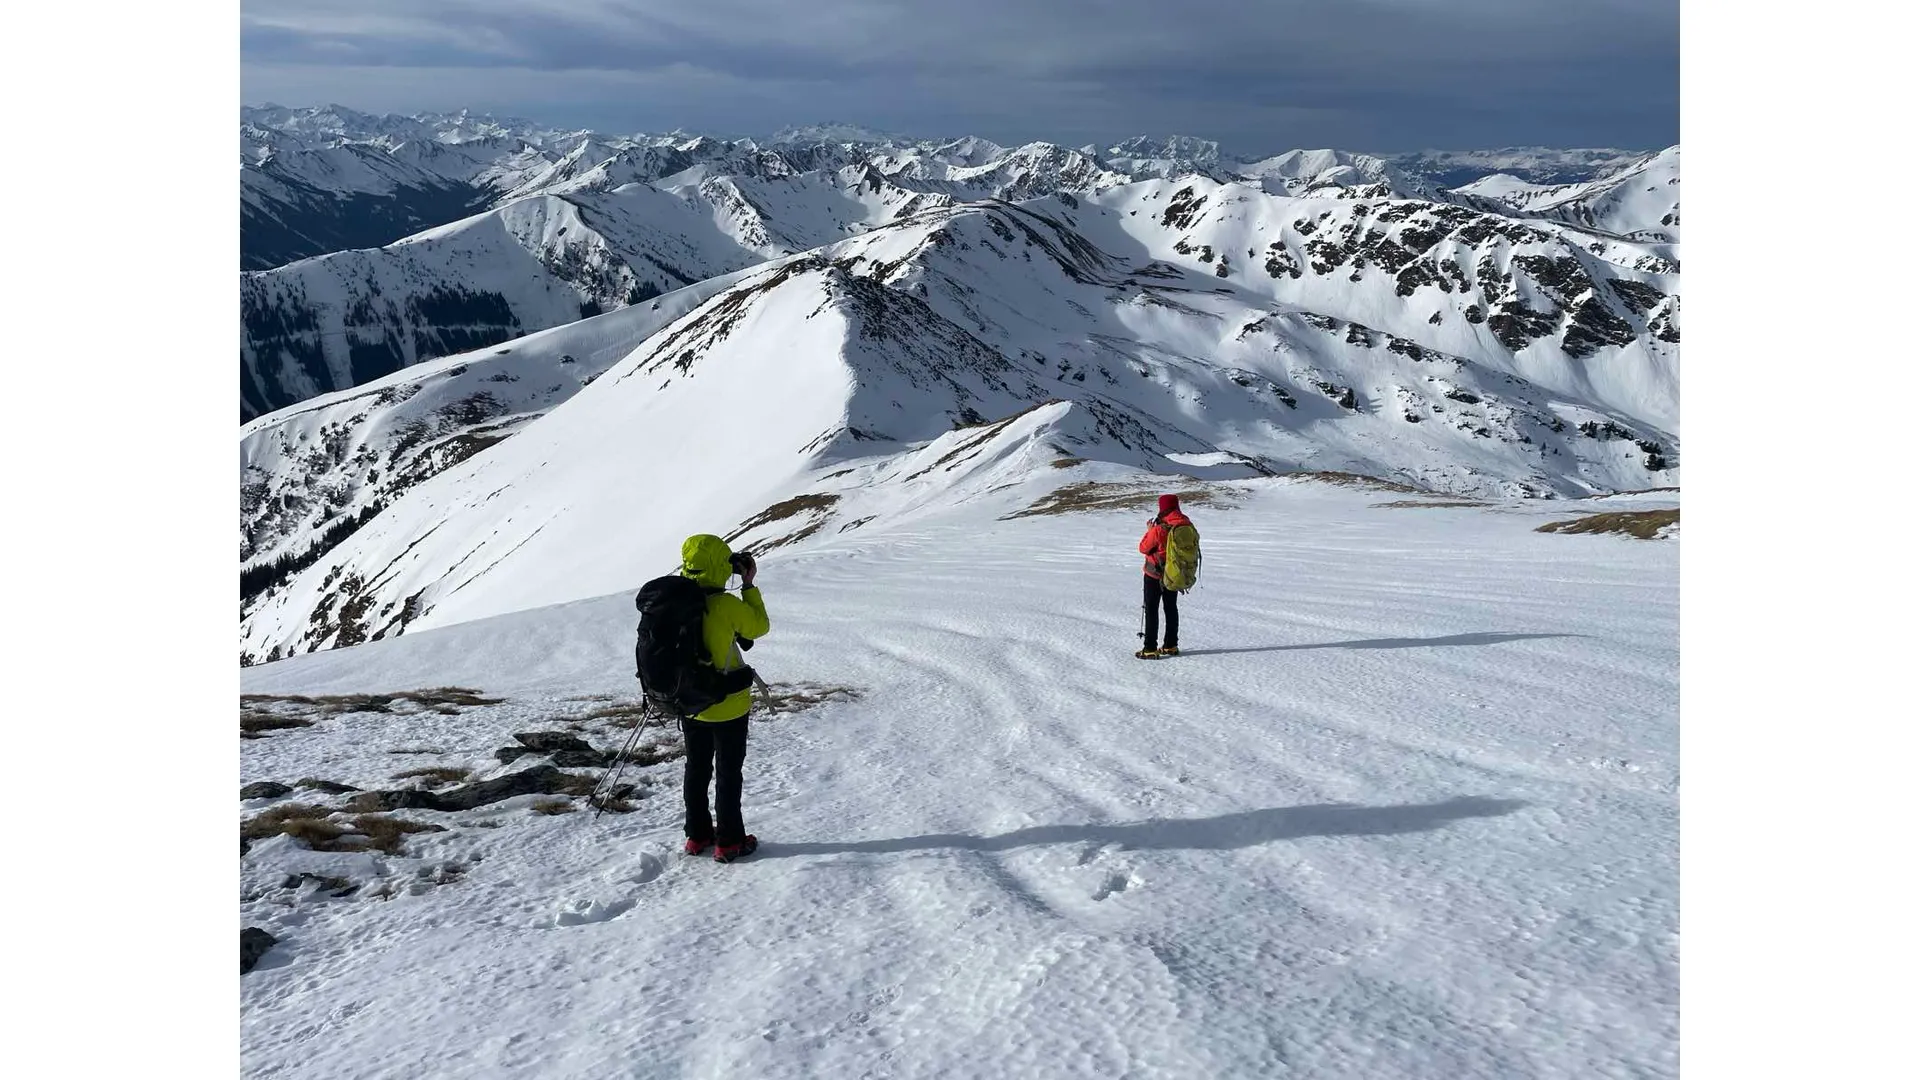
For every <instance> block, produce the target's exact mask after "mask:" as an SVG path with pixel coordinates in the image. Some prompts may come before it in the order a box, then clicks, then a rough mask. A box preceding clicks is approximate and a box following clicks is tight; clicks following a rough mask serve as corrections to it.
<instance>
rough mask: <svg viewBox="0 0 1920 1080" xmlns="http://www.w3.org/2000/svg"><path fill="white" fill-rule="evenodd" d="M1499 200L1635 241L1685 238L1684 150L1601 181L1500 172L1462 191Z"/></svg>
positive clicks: (1645, 160)
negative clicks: (1539, 179) (1553, 180)
mask: <svg viewBox="0 0 1920 1080" xmlns="http://www.w3.org/2000/svg"><path fill="white" fill-rule="evenodd" d="M1458 190H1459V191H1460V192H1461V193H1463V194H1470V195H1478V196H1485V197H1489V198H1494V199H1498V200H1499V201H1500V202H1502V203H1504V204H1506V205H1507V206H1510V207H1512V208H1513V209H1514V210H1515V211H1517V212H1520V213H1523V214H1526V215H1529V216H1540V217H1549V218H1554V219H1557V220H1561V221H1569V222H1574V223H1576V224H1580V225H1585V226H1589V227H1592V228H1595V229H1599V230H1602V231H1605V232H1609V233H1616V234H1619V235H1622V236H1626V237H1629V238H1631V239H1635V240H1644V241H1652V242H1656V243H1666V244H1677V243H1679V241H1680V148H1679V147H1678V146H1673V147H1668V148H1667V149H1665V150H1662V151H1661V152H1659V153H1658V154H1651V155H1648V156H1645V157H1642V158H1640V159H1638V160H1635V161H1632V162H1630V163H1628V164H1626V165H1624V166H1622V167H1621V168H1619V169H1617V170H1614V171H1612V172H1610V173H1608V174H1606V175H1604V176H1601V177H1599V178H1597V179H1594V180H1590V181H1586V182H1583V183H1574V184H1550V185H1545V184H1530V183H1526V182H1524V181H1521V180H1520V179H1519V178H1518V177H1513V176H1509V175H1506V174H1496V175H1494V176H1488V177H1484V178H1482V179H1480V180H1478V181H1475V182H1474V183H1472V184H1468V185H1465V186H1463V187H1461V188H1460V189H1458Z"/></svg>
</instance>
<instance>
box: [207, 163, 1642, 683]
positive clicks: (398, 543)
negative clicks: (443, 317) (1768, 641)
mask: <svg viewBox="0 0 1920 1080" xmlns="http://www.w3.org/2000/svg"><path fill="white" fill-rule="evenodd" d="M649 190H652V189H649ZM647 197H649V198H653V197H660V198H667V197H669V196H668V195H667V194H666V193H663V192H660V191H658V190H653V194H652V195H650V196H647ZM514 205H516V206H518V205H522V204H514ZM425 242H426V241H420V242H419V243H425ZM406 246H417V245H401V247H403V248H404V247H406ZM1668 250H1669V249H1667V248H1666V247H1664V246H1662V245H1659V244H1650V243H1639V242H1633V241H1628V240H1624V239H1619V238H1603V237H1600V236H1597V235H1595V234H1593V233H1590V232H1586V231H1583V230H1582V229H1579V228H1576V227H1573V226H1571V225H1565V224H1531V223H1521V222H1518V221H1514V220H1511V219H1508V218H1504V217H1500V216H1496V215H1491V214H1487V213H1482V212H1479V211H1475V210H1472V209H1468V208H1465V207H1460V206H1454V205H1449V204H1439V203H1430V202H1424V201H1417V200H1404V199H1385V198H1371V199H1370V198H1354V197H1332V196H1329V195H1321V196H1315V197H1311V198H1299V197H1286V196H1275V195H1270V194H1267V193H1266V192H1265V191H1263V190H1262V189H1261V188H1260V187H1257V186H1254V185H1251V184H1247V183H1225V184H1222V183H1216V182H1212V181H1207V180H1202V179H1199V178H1189V179H1187V180H1184V181H1163V180H1162V181H1146V182H1140V183H1134V184H1126V185H1121V186H1117V187H1114V188H1111V189H1108V190H1105V191H1103V192H1101V193H1100V194H1097V195H1092V196H1088V197H1084V198H1082V197H1075V196H1072V195H1060V196H1053V197H1048V198H1043V199H1037V200H1032V201H1029V202H1028V203H1026V204H1011V203H1006V202H999V201H988V202H979V203H968V204H958V205H951V206H937V207H932V208H928V209H923V210H917V211H914V212H912V213H911V214H910V215H909V216H907V217H905V218H903V219H902V220H898V221H895V222H893V223H890V224H885V225H879V226H876V227H874V228H871V229H870V230H868V231H866V232H864V233H861V234H859V235H857V236H854V237H851V238H849V239H844V240H841V241H839V242H838V243H834V244H830V245H826V246H823V247H818V248H815V249H813V250H809V251H806V252H803V253H800V254H797V255H793V256H787V257H784V258H780V259H776V260H774V261H772V262H770V263H765V264H761V265H758V266H754V267H750V268H745V269H741V270H739V271H737V272H736V273H735V274H734V275H733V277H732V278H730V279H727V280H723V281H718V282H712V281H709V282H703V283H701V284H699V285H696V286H693V287H690V288H687V289H684V290H681V291H676V292H673V293H670V294H668V295H663V296H660V297H657V298H653V299H651V300H649V301H647V302H646V303H645V304H642V305H640V306H638V307H630V308H628V309H627V310H625V311H617V312H612V313H609V314H604V315H601V316H599V317H598V318H594V319H589V320H587V321H584V322H579V323H576V324H574V325H571V326H565V327H561V328H559V329H556V330H552V331H549V332H548V333H547V334H544V335H540V336H538V337H535V338H529V339H526V340H525V341H522V342H514V343H511V344H508V345H504V346H498V347H492V348H488V349H482V350H478V351H475V352H470V353H468V354H465V355H462V356H456V357H451V358H446V359H441V360H436V361H433V362H432V363H430V364H426V365H421V366H418V367H411V368H408V369H406V370H403V371H399V372H396V373H394V374H392V375H389V376H386V377H384V378H382V379H379V380H376V381H375V382H373V383H370V384H368V385H366V386H363V387H359V388H358V389H356V390H354V391H351V392H348V393H345V394H335V395H331V396H328V397H323V398H320V399H318V400H316V401H312V402H308V403H305V404H303V405H300V406H297V407H294V408H291V409H287V410H284V411H282V412H279V413H276V414H274V415H271V416H267V417H263V418H262V419H260V420H257V421H255V422H253V423H251V424H249V425H247V426H246V427H244V428H243V429H242V446H241V449H242V487H243V517H242V559H243V590H242V591H243V605H242V613H243V620H242V651H243V656H245V657H246V658H248V659H256V660H257V659H261V658H269V657H273V656H279V655H286V654H287V653H289V652H301V651H307V650H311V649H315V648H326V647H331V646H336V645H340V644H348V643H351V642H353V641H356V640H364V639H367V638H372V637H381V636H390V635H392V634H395V633H398V632H400V631H402V630H404V629H406V628H407V627H409V626H414V627H420V626H431V625H445V624H448V623H453V622H461V621H465V620H469V619H473V618H480V617H485V616H488V615H493V614H500V613H503V612H507V611H514V610H521V609H523V608H526V607H530V606H537V605H540V604H548V603H555V602H560V601H564V600H570V599H575V598H579V597H583V596H591V595H599V594H601V593H605V592H612V591H616V590H618V589H620V588H623V587H627V586H629V585H631V584H633V583H634V582H636V581H639V580H642V579H644V578H645V577H647V576H650V571H651V570H652V569H653V568H656V567H658V566H659V565H661V564H662V563H663V562H666V561H670V560H671V557H672V551H673V545H675V544H677V543H678V540H679V538H680V537H682V536H684V535H685V533H686V532H687V531H689V530H688V525H687V523H688V522H690V521H700V522H705V523H707V524H706V525H704V526H703V527H705V528H711V529H714V530H715V531H718V530H720V529H721V528H722V527H723V526H724V527H725V528H728V529H731V530H732V531H733V533H734V535H735V536H736V537H737V538H739V539H740V540H742V541H743V542H748V543H755V544H760V545H780V544H785V543H795V542H801V541H804V540H806V539H807V538H808V537H811V536H814V535H815V534H821V533H823V532H824V533H828V534H830V533H833V532H836V531H841V530H847V529H853V528H861V527H865V528H873V529H885V528H896V527H900V526H901V524H902V523H903V522H908V521H912V520H916V519H917V518H918V517H920V516H924V515H927V514H934V515H938V514H939V513H943V512H945V511H947V510H948V509H951V508H952V507H955V506H958V505H962V504H965V503H967V502H968V501H970V500H972V499H975V498H978V497H980V496H981V495H982V494H983V493H984V492H986V491H988V490H991V489H992V488H994V487H996V486H1000V485H1006V484H1021V483H1027V482H1029V481H1030V480H1031V478H1032V477H1033V476H1034V475H1035V474H1043V475H1052V474H1060V475H1062V476H1066V475H1076V474H1074V473H1072V470H1082V469H1084V470H1088V471H1089V473H1088V474H1089V475H1094V476H1098V475H1104V474H1105V473H1106V472H1109V471H1111V470H1116V469H1117V470H1122V471H1125V472H1128V473H1132V474H1138V473H1142V472H1144V473H1155V472H1158V473H1178V474H1185V475H1188V476H1199V477H1203V478H1204V477H1234V476H1248V475H1259V474H1265V473H1274V472H1292V471H1298V470H1303V469H1305V470H1332V471H1345V472H1357V473H1366V474H1371V475H1376V476H1390V477H1393V478H1396V479H1398V480H1400V481H1402V482H1405V483H1409V484H1412V485H1416V486H1418V487H1421V488H1425V489H1429V490H1438V491H1449V492H1456V493H1465V494H1475V495H1489V494H1504V495H1532V496H1545V497H1552V496H1555V495H1562V496H1565V495H1580V494H1587V493H1590V492H1596V491H1610V490H1623V489H1636V488H1646V487H1653V486H1661V485H1666V484H1671V483H1673V482H1675V481H1676V480H1677V477H1678V472H1677V466H1678V447H1677V434H1678V414H1677V401H1678V394H1677V378H1678V359H1677V357H1678V350H1677V345H1676V343H1677V339H1678V297H1677V296H1676V295H1675V293H1676V292H1677V286H1678V280H1677V272H1676V271H1675V269H1674V268H1673V267H1672V266H1671V265H1670V263H1669V262H1668V261H1667V259H1668V255H1667V254H1663V252H1668ZM316 262H324V260H316ZM669 458H670V459H671V460H672V461H673V462H674V467H673V468H671V469H663V468H660V467H658V465H657V463H658V462H661V461H664V460H667V459H669ZM1063 470H1064V472H1063Z"/></svg>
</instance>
